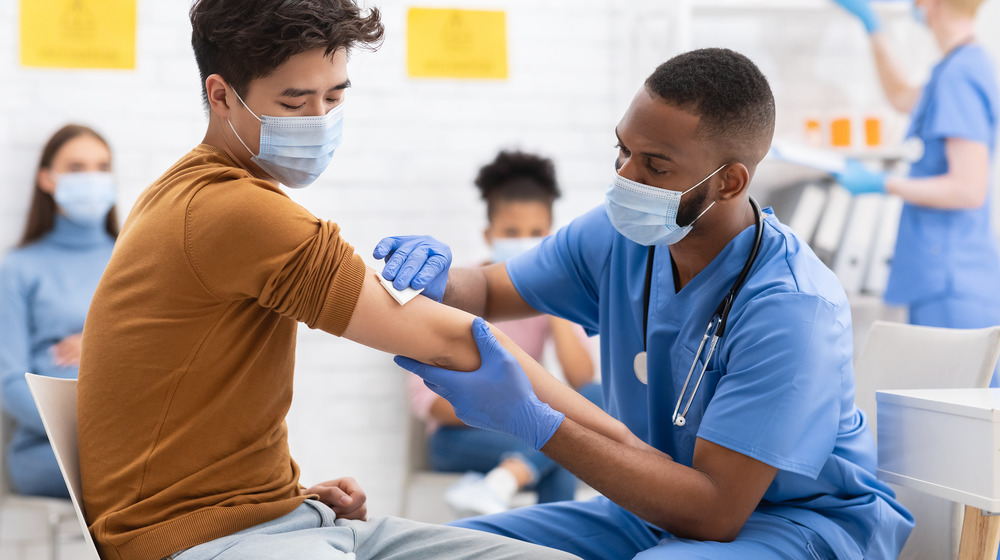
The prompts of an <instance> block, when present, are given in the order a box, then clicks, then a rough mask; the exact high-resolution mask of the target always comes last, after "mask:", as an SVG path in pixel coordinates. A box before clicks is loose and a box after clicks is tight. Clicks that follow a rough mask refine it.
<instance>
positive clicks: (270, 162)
mask: <svg viewBox="0 0 1000 560" xmlns="http://www.w3.org/2000/svg"><path fill="white" fill-rule="evenodd" d="M233 93H236V90H233ZM236 98H237V99H239V100H240V103H242V104H243V107H245V108H246V110H247V111H250V114H251V115H253V116H254V118H256V119H257V120H258V121H260V153H258V154H256V155H254V153H253V150H251V149H250V147H249V146H247V145H246V142H244V141H243V139H242V138H240V135H239V134H238V133H237V132H236V129H235V128H234V127H233V123H232V122H229V128H232V129H233V134H236V138H237V139H239V141H240V143H241V144H243V147H244V148H246V149H247V151H248V152H250V155H251V156H252V157H251V158H250V161H252V162H254V163H255V164H257V166H259V167H260V168H261V169H263V170H264V171H265V172H267V174H268V175H270V176H271V177H273V178H274V179H275V180H277V181H278V182H280V183H281V184H283V185H286V186H289V187H292V188H295V189H300V188H303V187H308V186H309V185H311V184H312V183H313V182H315V181H316V179H318V178H319V176H320V175H321V174H322V173H323V171H325V170H326V168H327V166H328V165H330V160H331V159H333V153H334V151H336V149H337V148H338V147H340V142H341V139H342V138H343V129H344V104H343V103H341V104H340V105H337V106H336V107H334V108H333V109H330V111H329V112H328V113H327V114H325V115H321V116H318V117H270V116H267V115H261V116H257V114H256V113H254V112H253V111H251V110H250V107H248V106H247V104H246V102H244V101H243V98H242V97H240V94H239V93H236ZM227 122H228V120H227Z"/></svg>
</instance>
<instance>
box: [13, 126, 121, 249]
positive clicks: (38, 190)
mask: <svg viewBox="0 0 1000 560" xmlns="http://www.w3.org/2000/svg"><path fill="white" fill-rule="evenodd" d="M84 134H87V135H90V136H93V137H94V138H96V139H97V140H99V141H100V142H101V143H102V144H104V146H105V147H107V148H108V151H110V150H111V147H110V146H108V142H107V140H105V139H104V137H102V136H101V135H100V134H98V133H97V132H96V131H95V130H93V129H92V128H90V127H86V126H82V125H78V124H68V125H66V126H64V127H62V128H60V129H59V130H57V131H56V133H55V134H53V135H52V138H49V141H48V142H47V143H46V144H45V148H43V149H42V157H41V159H40V160H39V162H38V169H36V170H35V195H34V197H33V198H32V199H31V209H30V210H28V223H27V225H25V227H24V235H23V236H22V237H21V243H20V245H21V246H22V247H23V246H25V245H27V244H29V243H31V242H33V241H37V240H39V239H41V238H42V237H44V236H45V234H47V233H48V232H50V231H52V228H53V227H55V224H56V200H55V198H53V197H52V195H51V194H49V193H47V192H45V191H43V190H42V186H41V184H39V182H38V174H39V172H40V171H41V170H43V169H49V168H51V167H52V160H53V159H55V157H56V154H57V153H59V150H61V149H62V147H63V146H64V145H66V143H67V142H69V141H70V140H72V139H74V138H76V137H78V136H83V135H84ZM104 227H105V229H107V231H108V235H110V236H111V237H114V238H116V239H117V238H118V214H117V212H115V207H114V206H112V207H111V210H110V211H109V212H108V217H107V219H106V221H105V224H104Z"/></svg>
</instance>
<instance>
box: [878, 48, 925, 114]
mask: <svg viewBox="0 0 1000 560" xmlns="http://www.w3.org/2000/svg"><path fill="white" fill-rule="evenodd" d="M871 44H872V55H873V56H874V58H875V68H876V69H877V70H878V78H879V82H881V84H882V90H883V91H884V92H885V95H886V97H887V98H888V99H889V104H890V105H892V106H893V108H894V109H896V110H897V111H899V112H901V113H909V112H910V111H912V110H913V107H915V106H916V104H917V100H918V99H919V98H920V89H919V88H918V87H916V86H914V85H913V84H911V83H910V81H909V80H908V79H907V77H906V73H905V72H904V71H903V67H902V66H901V65H900V64H899V62H897V61H896V58H895V57H894V56H893V54H892V49H891V48H890V46H889V40H888V38H887V37H886V36H885V34H884V33H882V32H880V31H876V32H875V33H872V34H871Z"/></svg>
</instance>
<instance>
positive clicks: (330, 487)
mask: <svg viewBox="0 0 1000 560" xmlns="http://www.w3.org/2000/svg"><path fill="white" fill-rule="evenodd" d="M303 493H304V494H317V495H319V501H321V502H323V503H324V504H326V505H328V506H330V509H332V510H333V512H334V513H336V514H337V518H339V519H357V520H359V521H366V520H367V519H368V506H367V505H365V503H366V502H367V501H368V497H367V496H365V492H364V490H362V489H361V486H359V485H358V481H356V480H354V479H353V478H351V477H349V476H348V477H344V478H336V479H333V480H328V481H326V482H320V483H319V484H317V485H315V486H313V487H311V488H308V489H306V491H305V492H303Z"/></svg>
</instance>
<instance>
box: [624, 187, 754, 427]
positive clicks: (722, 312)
mask: <svg viewBox="0 0 1000 560" xmlns="http://www.w3.org/2000/svg"><path fill="white" fill-rule="evenodd" d="M750 206H752V207H753V211H754V220H755V224H754V238H753V246H752V247H751V248H750V254H749V255H748V256H747V260H746V263H744V264H743V270H741V271H740V275H739V276H737V277H736V281H735V282H733V287H732V288H729V293H728V294H726V297H724V298H722V301H721V302H720V303H719V306H718V307H716V308H715V313H713V314H712V318H711V319H710V320H709V322H708V328H706V329H705V335H704V336H702V337H701V344H700V345H699V346H698V351H697V352H696V353H695V355H694V361H693V362H691V369H690V370H688V374H687V379H685V380H684V386H683V387H681V394H680V395H678V396H677V405H676V406H674V414H673V423H674V425H675V426H684V424H686V423H687V421H686V420H685V416H686V415H687V413H688V410H690V409H691V403H692V402H693V401H694V396H695V394H696V393H697V392H698V387H699V386H700V385H701V380H702V378H703V377H705V370H707V369H708V362H709V360H711V359H712V355H713V354H714V353H715V347H716V345H717V344H718V343H719V339H720V338H722V335H723V334H724V333H725V332H726V320H727V319H729V310H730V309H732V307H733V302H734V301H736V294H737V293H739V291H740V288H741V287H743V283H744V282H745V281H746V279H747V276H749V275H750V269H751V268H752V267H753V263H754V262H755V261H756V260H757V253H759V252H760V245H761V239H762V238H763V236H764V228H763V226H762V222H761V220H762V217H761V212H760V205H758V204H757V201H756V200H754V199H753V198H751V199H750ZM655 251H656V246H651V247H650V248H649V253H648V256H647V257H646V287H645V290H644V291H643V307H642V352H639V353H638V354H636V355H635V359H634V361H633V367H634V369H635V375H636V377H638V378H639V381H641V382H643V383H644V384H645V383H647V382H648V372H647V369H646V337H647V333H648V330H649V295H650V291H651V290H652V285H653V255H654V253H655ZM706 343H708V355H706V356H705V361H704V362H703V364H702V366H701V372H699V373H698V379H697V380H696V381H695V383H694V388H692V389H691V396H690V397H688V400H687V403H686V404H685V405H684V410H683V411H682V410H681V402H683V400H684V393H686V392H687V388H688V385H689V384H690V383H691V376H692V375H694V370H695V368H696V367H698V358H699V357H700V356H701V353H702V351H703V350H704V349H705V344H706Z"/></svg>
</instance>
